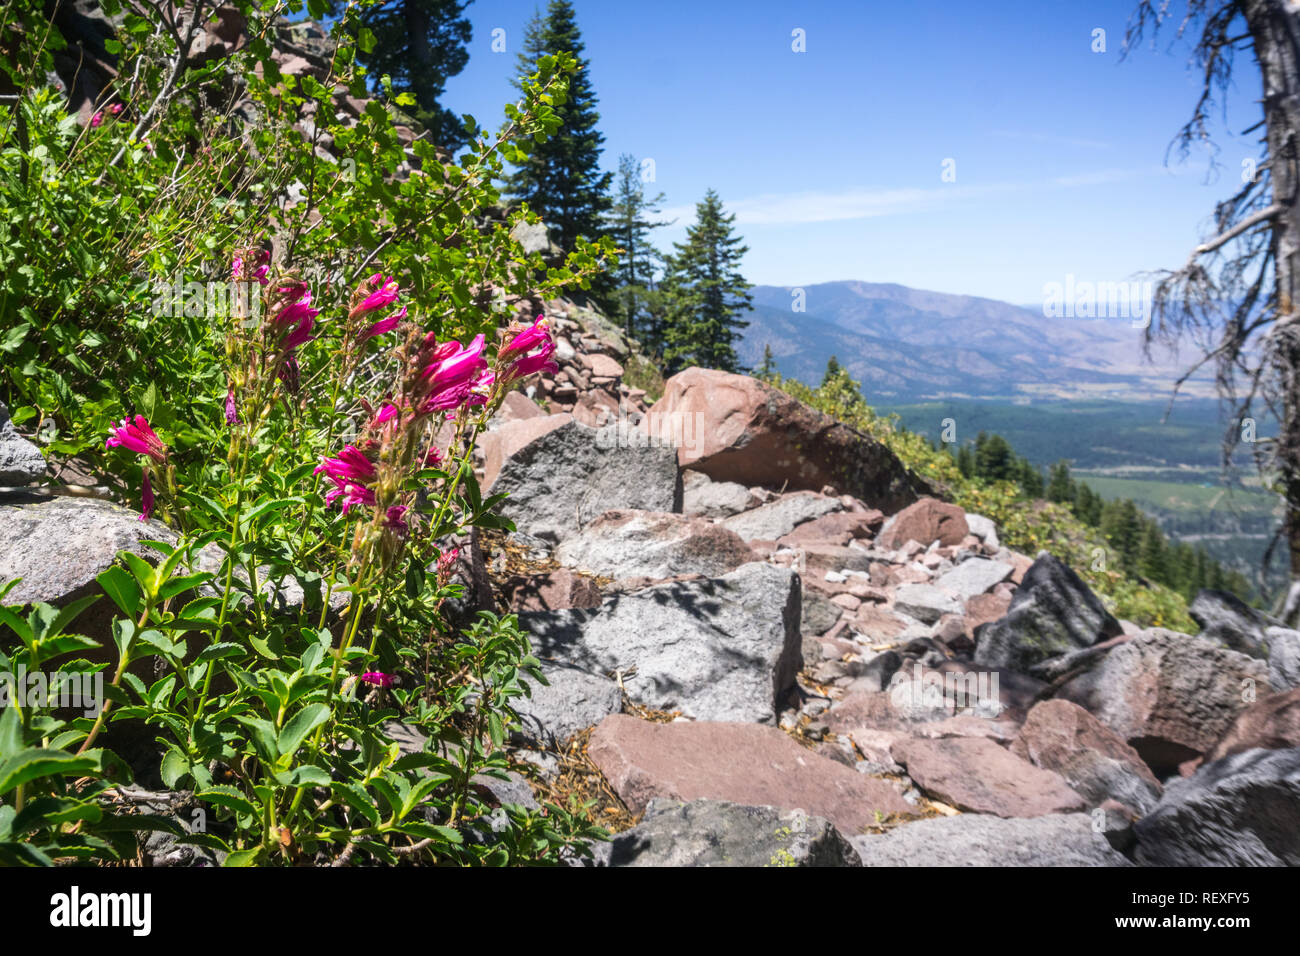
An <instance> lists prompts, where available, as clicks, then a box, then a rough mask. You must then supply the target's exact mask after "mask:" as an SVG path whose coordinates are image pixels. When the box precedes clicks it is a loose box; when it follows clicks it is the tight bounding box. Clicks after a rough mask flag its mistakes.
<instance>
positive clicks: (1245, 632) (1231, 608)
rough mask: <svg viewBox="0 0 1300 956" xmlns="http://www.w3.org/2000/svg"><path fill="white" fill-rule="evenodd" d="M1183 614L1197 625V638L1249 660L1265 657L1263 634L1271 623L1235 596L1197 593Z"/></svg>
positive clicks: (1207, 591)
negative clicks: (1198, 631)
mask: <svg viewBox="0 0 1300 956" xmlns="http://www.w3.org/2000/svg"><path fill="white" fill-rule="evenodd" d="M1187 613H1188V614H1190V615H1191V616H1192V619H1193V620H1195V621H1196V623H1197V624H1199V625H1201V634H1200V636H1201V637H1203V638H1206V639H1207V640H1211V641H1214V642H1215V643H1217V644H1222V645H1223V646H1224V647H1229V648H1231V649H1232V650H1234V651H1240V652H1241V653H1242V654H1249V655H1250V656H1251V657H1267V656H1268V655H1267V652H1266V651H1265V646H1266V644H1267V637H1266V635H1265V631H1266V629H1267V628H1268V626H1269V624H1270V623H1271V622H1270V621H1269V619H1268V618H1266V617H1265V616H1264V615H1263V614H1261V613H1260V612H1259V611H1257V610H1255V609H1254V608H1253V607H1251V606H1250V605H1249V604H1247V603H1246V602H1245V601H1243V600H1242V599H1241V598H1239V597H1237V596H1236V595H1235V594H1231V593H1229V592H1227V591H1215V590H1211V589H1208V588H1207V589H1205V590H1203V591H1199V592H1197V594H1196V597H1195V598H1193V599H1192V603H1191V604H1189V605H1187Z"/></svg>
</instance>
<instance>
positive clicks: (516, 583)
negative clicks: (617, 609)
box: [501, 568, 601, 611]
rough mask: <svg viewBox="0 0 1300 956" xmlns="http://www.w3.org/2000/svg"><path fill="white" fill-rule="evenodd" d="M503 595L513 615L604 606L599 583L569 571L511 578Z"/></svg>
mask: <svg viewBox="0 0 1300 956" xmlns="http://www.w3.org/2000/svg"><path fill="white" fill-rule="evenodd" d="M501 593H502V594H503V595H504V597H505V601H506V606H507V607H508V608H510V610H512V611H557V610H561V609H563V608H571V607H599V606H600V602H601V596H600V588H599V587H598V586H597V584H596V582H595V580H593V579H592V578H589V577H587V576H586V575H582V574H575V573H574V572H573V571H571V570H570V569H569V568H559V569H557V570H555V571H547V572H544V573H542V574H530V575H520V576H517V577H513V578H510V579H508V580H507V581H506V582H505V583H504V584H503V585H502V587H501Z"/></svg>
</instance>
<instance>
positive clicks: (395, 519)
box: [384, 505, 410, 534]
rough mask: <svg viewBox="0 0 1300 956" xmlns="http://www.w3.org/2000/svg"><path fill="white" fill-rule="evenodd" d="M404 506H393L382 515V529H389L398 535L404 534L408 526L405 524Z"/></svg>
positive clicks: (405, 509) (406, 508) (405, 510)
mask: <svg viewBox="0 0 1300 956" xmlns="http://www.w3.org/2000/svg"><path fill="white" fill-rule="evenodd" d="M408 510H409V509H408V507H407V506H406V505H393V506H392V507H391V508H389V509H388V511H386V512H385V513H384V527H386V528H391V529H392V530H394V531H396V532H397V533H398V534H406V532H407V531H408V530H409V528H410V526H409V525H407V523H406V517H405V515H406V512H407V511H408Z"/></svg>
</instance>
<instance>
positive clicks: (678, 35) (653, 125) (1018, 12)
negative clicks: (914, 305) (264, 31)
mask: <svg viewBox="0 0 1300 956" xmlns="http://www.w3.org/2000/svg"><path fill="white" fill-rule="evenodd" d="M539 5H540V6H542V7H543V8H544V6H545V4H544V3H541V4H539V3H534V2H532V0H527V2H518V0H476V2H474V3H473V4H472V5H471V6H470V7H469V9H468V11H467V15H468V16H469V17H470V20H471V22H472V23H473V26H474V39H473V41H472V43H471V45H470V54H471V55H470V61H469V65H468V66H467V67H466V68H465V70H464V72H463V73H461V74H460V75H459V76H457V77H453V78H452V79H451V81H450V82H449V83H448V87H447V92H446V94H445V96H444V98H443V102H444V103H445V104H446V105H447V106H448V107H450V108H451V109H454V110H456V111H458V112H468V113H472V114H473V115H474V116H475V117H476V118H477V119H478V120H479V122H481V123H483V124H485V125H488V126H491V127H495V126H496V125H497V124H498V123H499V122H500V119H501V107H502V105H503V104H504V103H505V102H506V101H507V100H512V99H514V96H515V94H514V91H513V90H512V88H511V86H510V79H511V77H512V76H513V74H514V71H515V56H514V54H515V52H516V51H517V50H518V48H519V45H520V42H521V41H522V39H523V31H524V27H525V25H526V23H527V21H528V19H529V18H530V17H531V15H532V13H533V11H534V9H536V8H537V7H538V6H539ZM1177 6H1179V5H1178V3H1177V2H1175V7H1177ZM575 7H576V9H577V13H578V23H579V27H580V28H581V30H582V33H583V38H584V41H585V43H586V51H585V55H586V57H587V58H588V59H589V60H590V61H591V77H592V81H593V83H594V85H595V88H596V91H597V94H598V96H599V101H600V102H599V109H600V112H601V125H600V128H601V130H602V132H603V133H604V134H605V138H606V152H605V155H604V157H603V162H604V165H605V166H606V167H607V168H610V169H613V168H614V167H615V166H616V165H617V162H618V155H619V154H620V153H623V152H627V153H632V154H633V155H635V156H637V157H638V158H646V157H649V158H652V159H653V160H654V162H655V170H656V182H655V183H654V184H653V185H652V187H651V188H652V189H653V188H657V189H659V190H660V191H662V192H663V193H665V194H666V197H667V202H666V208H667V211H668V214H669V215H670V216H675V217H676V218H677V224H676V225H675V226H672V227H668V228H665V229H662V230H660V231H659V232H658V238H659V244H660V245H661V247H665V248H666V247H667V246H668V244H669V243H670V242H671V241H674V240H677V241H680V240H681V239H682V237H683V236H684V233H685V226H686V225H687V224H688V223H689V222H690V221H691V220H692V218H693V212H694V203H695V202H696V201H697V200H699V198H700V197H701V196H702V195H703V193H704V191H705V189H707V188H709V187H712V188H714V189H716V190H717V191H718V192H719V194H720V195H721V196H722V198H723V200H724V203H725V204H726V205H727V207H728V208H729V209H730V210H731V211H734V212H736V213H737V227H738V230H739V231H740V233H741V234H742V235H743V236H744V237H745V240H746V241H747V243H748V245H749V247H750V252H749V254H748V255H747V257H746V259H745V263H744V271H745V274H746V276H747V278H748V279H749V280H750V281H751V282H754V283H762V284H773V285H810V284H813V283H816V282H825V281H832V280H837V279H862V280H866V281H872V282H899V283H902V284H904V285H910V286H915V287H918V288H924V289H934V290H938V291H942V292H958V293H970V294H974V295H984V296H990V297H993V298H999V299H1005V300H1008V301H1012V302H1017V303H1024V304H1029V303H1036V302H1039V301H1041V299H1042V296H1043V288H1044V285H1045V284H1046V283H1049V282H1064V281H1065V277H1066V275H1067V274H1072V275H1074V276H1075V278H1076V280H1079V281H1092V282H1107V281H1116V282H1118V281H1124V280H1129V279H1132V278H1134V277H1135V276H1136V274H1137V273H1140V272H1142V271H1144V270H1150V269H1157V268H1162V267H1172V266H1177V265H1181V264H1182V262H1183V261H1184V260H1185V259H1186V256H1187V253H1188V252H1189V250H1190V248H1191V246H1192V245H1194V244H1195V241H1196V239H1197V238H1198V237H1199V236H1200V235H1201V234H1202V231H1203V230H1204V229H1206V228H1207V226H1208V223H1209V216H1210V214H1211V212H1212V210H1213V206H1214V203H1215V201H1216V200H1218V199H1220V198H1222V197H1224V196H1226V195H1228V194H1230V193H1231V192H1232V191H1233V189H1234V186H1235V185H1237V184H1239V182H1240V176H1241V168H1242V167H1241V163H1242V160H1243V159H1247V158H1249V157H1252V156H1255V155H1257V148H1256V142H1255V136H1256V134H1251V135H1250V136H1245V137H1243V136H1240V135H1234V132H1235V131H1240V130H1243V129H1246V128H1247V127H1249V126H1250V125H1252V124H1253V123H1254V122H1255V120H1256V118H1257V115H1258V108H1257V107H1256V106H1255V105H1254V102H1255V99H1256V98H1257V96H1258V82H1259V81H1258V73H1257V71H1256V70H1255V68H1254V66H1253V64H1252V62H1251V61H1250V58H1249V56H1244V57H1241V58H1240V59H1239V62H1238V79H1237V83H1236V88H1235V89H1234V90H1233V91H1232V93H1231V94H1230V96H1229V100H1228V126H1227V127H1224V126H1222V125H1221V124H1220V125H1219V126H1218V127H1217V128H1216V141H1217V143H1218V145H1219V147H1220V150H1221V152H1220V157H1219V158H1220V162H1221V163H1222V164H1223V167H1224V168H1223V171H1222V173H1221V175H1220V176H1219V178H1218V179H1217V181H1213V182H1209V183H1207V182H1206V171H1207V165H1206V157H1205V155H1204V154H1194V155H1193V157H1192V158H1191V159H1190V160H1189V161H1188V162H1187V163H1178V162H1177V161H1176V160H1175V159H1174V158H1172V157H1171V159H1170V163H1169V165H1167V166H1166V164H1165V155H1166V149H1167V147H1168V145H1169V143H1170V140H1171V139H1172V137H1173V136H1174V134H1175V133H1176V131H1177V130H1178V127H1179V126H1180V125H1181V124H1182V123H1183V122H1184V121H1185V119H1186V118H1187V116H1188V115H1189V112H1190V110H1191V108H1192V105H1193V103H1194V102H1195V98H1196V96H1197V93H1198V85H1197V79H1196V75H1195V74H1194V72H1192V71H1191V70H1189V69H1188V64H1189V57H1190V45H1189V44H1188V43H1186V42H1176V41H1175V38H1174V36H1173V33H1172V31H1170V32H1169V33H1168V34H1165V35H1162V36H1161V37H1160V39H1159V42H1158V44H1157V45H1156V46H1155V47H1154V48H1153V47H1152V45H1151V43H1150V42H1149V41H1148V42H1146V43H1144V44H1143V46H1142V47H1141V48H1140V49H1138V50H1136V51H1134V52H1133V53H1131V54H1130V55H1129V57H1128V58H1127V59H1126V60H1123V61H1121V50H1122V47H1123V34H1124V29H1125V26H1126V25H1127V23H1128V19H1129V16H1130V14H1131V12H1132V10H1133V7H1134V2H1133V0H1090V2H1089V3H1086V4H1080V3H1074V2H1065V0H1036V2H1020V0H999V2H997V3H985V4H965V3H942V4H941V3H927V4H908V3H903V4H898V3H878V2H863V0H859V2H803V3H799V4H795V3H789V2H786V3H775V2H758V0H750V2H738V0H712V2H705V0H696V2H679V0H660V2H656V3H640V2H633V0H576V2H575ZM494 28H501V29H504V30H505V31H506V44H507V52H506V53H505V54H500V53H493V52H492V51H491V43H492V30H493V29H494ZM796 28H797V29H802V30H803V31H805V37H806V52H804V53H795V52H793V51H792V49H791V43H792V31H793V30H795V29H796ZM1095 29H1104V30H1105V31H1106V36H1105V41H1106V52H1104V53H1096V52H1093V51H1092V49H1091V47H1092V44H1093V31H1094V30H1095ZM948 159H951V160H953V161H954V164H953V167H952V168H954V169H955V181H954V182H944V181H943V179H942V173H943V169H944V166H943V164H944V161H945V160H948Z"/></svg>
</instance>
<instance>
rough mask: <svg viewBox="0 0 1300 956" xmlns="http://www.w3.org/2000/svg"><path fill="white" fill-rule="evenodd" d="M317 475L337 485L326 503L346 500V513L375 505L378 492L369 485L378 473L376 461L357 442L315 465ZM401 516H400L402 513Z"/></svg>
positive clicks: (344, 509) (327, 496) (344, 508)
mask: <svg viewBox="0 0 1300 956" xmlns="http://www.w3.org/2000/svg"><path fill="white" fill-rule="evenodd" d="M315 473H316V474H318V475H319V474H324V475H325V476H326V477H327V478H329V479H330V480H331V481H333V482H334V487H333V488H332V489H330V491H329V492H328V493H326V495H325V502H326V503H327V504H333V503H334V502H335V501H336V500H338V499H339V498H342V499H343V513H344V514H347V513H348V509H350V508H351V507H352V506H353V505H373V504H374V503H375V493H374V491H372V490H371V489H370V488H368V487H366V485H367V483H369V482H371V481H373V480H374V479H375V476H376V475H377V474H378V471H377V469H376V468H375V465H374V463H373V462H372V461H371V460H370V459H369V458H367V457H366V455H365V453H364V452H363V451H361V449H359V448H357V447H356V446H355V445H348V446H347V447H346V448H344V449H343V450H342V451H341V452H339V456H338V457H337V458H326V459H324V460H322V461H321V463H320V464H319V465H317V466H316V468H315ZM399 517H400V515H399Z"/></svg>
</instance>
